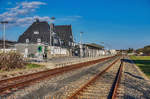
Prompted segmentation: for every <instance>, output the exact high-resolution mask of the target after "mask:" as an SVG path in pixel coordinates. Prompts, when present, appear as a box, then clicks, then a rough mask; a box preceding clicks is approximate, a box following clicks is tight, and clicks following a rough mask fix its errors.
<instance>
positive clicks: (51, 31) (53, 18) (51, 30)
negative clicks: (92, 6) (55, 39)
mask: <svg viewBox="0 0 150 99" xmlns="http://www.w3.org/2000/svg"><path fill="white" fill-rule="evenodd" d="M55 19H56V18H55V17H51V20H55ZM51 24H52V23H51ZM52 27H53V26H52V25H50V46H52V33H53V29H52Z"/></svg>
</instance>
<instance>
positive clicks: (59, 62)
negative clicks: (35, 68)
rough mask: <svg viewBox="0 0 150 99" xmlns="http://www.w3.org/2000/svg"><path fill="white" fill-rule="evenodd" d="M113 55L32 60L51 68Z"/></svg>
mask: <svg viewBox="0 0 150 99" xmlns="http://www.w3.org/2000/svg"><path fill="white" fill-rule="evenodd" d="M110 56H113V55H107V56H98V57H84V58H80V57H60V58H52V59H49V60H48V61H46V62H32V63H34V64H40V65H45V66H46V67H47V68H49V69H53V68H59V67H63V66H67V65H72V64H77V63H81V62H85V61H90V60H96V59H100V58H105V57H110Z"/></svg>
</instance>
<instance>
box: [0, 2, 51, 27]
mask: <svg viewBox="0 0 150 99" xmlns="http://www.w3.org/2000/svg"><path fill="white" fill-rule="evenodd" d="M40 5H46V3H44V2H39V1H32V2H21V3H18V4H17V5H16V6H15V7H13V8H8V9H7V10H8V11H7V12H4V13H2V14H0V21H3V20H5V21H9V22H15V23H14V24H11V26H13V25H15V26H16V25H18V26H23V25H22V24H26V25H28V24H31V22H33V20H34V17H31V16H30V17H29V15H30V13H32V12H34V11H36V10H37V9H38V8H39V7H40ZM38 17H39V16H38ZM39 19H41V20H49V17H47V16H46V17H39Z"/></svg>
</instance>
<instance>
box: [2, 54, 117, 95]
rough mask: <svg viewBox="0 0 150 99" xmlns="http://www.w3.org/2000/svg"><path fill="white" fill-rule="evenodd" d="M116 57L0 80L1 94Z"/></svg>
mask: <svg viewBox="0 0 150 99" xmlns="http://www.w3.org/2000/svg"><path fill="white" fill-rule="evenodd" d="M114 57H116V56H112V57H107V58H102V59H98V60H93V61H88V62H83V63H78V64H74V65H70V66H65V67H62V68H56V69H51V70H47V71H41V72H37V73H32V74H28V75H22V76H17V77H13V78H9V79H4V80H0V95H4V94H7V93H8V92H12V91H15V90H17V89H20V88H24V87H26V86H30V85H31V84H34V83H36V82H39V81H41V80H43V79H46V78H50V77H52V76H55V75H58V74H61V73H64V72H67V71H71V70H75V69H78V68H82V67H85V66H90V65H93V64H96V63H98V62H102V61H105V60H108V59H111V58H114Z"/></svg>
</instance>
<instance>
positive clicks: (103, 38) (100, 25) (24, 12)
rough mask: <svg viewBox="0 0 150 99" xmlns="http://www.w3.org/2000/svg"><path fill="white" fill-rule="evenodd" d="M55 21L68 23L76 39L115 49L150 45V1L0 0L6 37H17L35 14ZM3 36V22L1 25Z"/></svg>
mask: <svg viewBox="0 0 150 99" xmlns="http://www.w3.org/2000/svg"><path fill="white" fill-rule="evenodd" d="M53 16H54V17H56V20H55V21H54V23H55V24H57V25H61V24H71V25H72V29H73V33H74V38H75V40H76V41H79V33H80V31H83V32H84V34H83V41H84V42H85V43H87V42H95V43H98V44H100V42H105V44H104V45H105V46H106V47H109V48H114V49H125V48H129V47H132V48H141V47H143V46H145V45H149V44H150V39H149V37H150V1H149V0H35V1H33V0H25V1H24V0H0V20H9V21H13V22H16V23H13V24H10V25H7V31H6V38H7V39H9V40H17V39H18V37H19V35H21V34H22V33H23V32H24V31H25V30H26V29H27V27H28V26H29V25H31V23H32V22H33V21H34V18H36V17H38V18H39V19H40V20H46V21H48V22H49V23H50V22H52V21H51V20H50V17H53ZM0 36H2V25H0Z"/></svg>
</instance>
